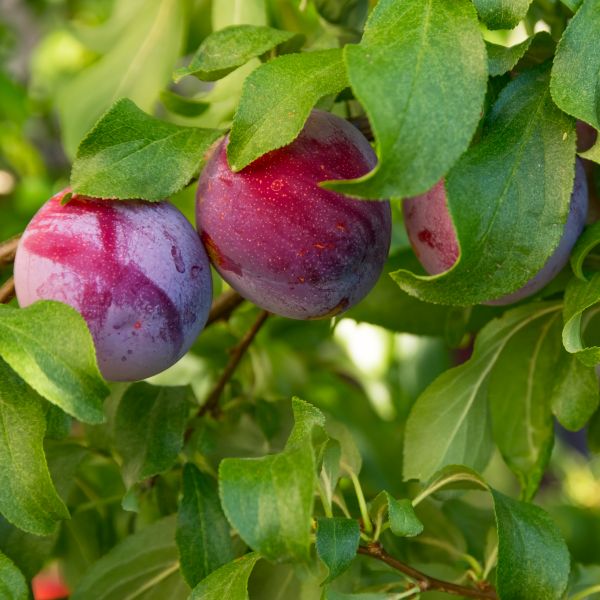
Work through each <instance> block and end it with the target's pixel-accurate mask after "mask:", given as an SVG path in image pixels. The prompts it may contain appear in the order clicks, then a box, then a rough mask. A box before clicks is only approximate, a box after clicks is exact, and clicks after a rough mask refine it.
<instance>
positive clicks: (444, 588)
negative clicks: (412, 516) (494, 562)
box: [358, 542, 498, 600]
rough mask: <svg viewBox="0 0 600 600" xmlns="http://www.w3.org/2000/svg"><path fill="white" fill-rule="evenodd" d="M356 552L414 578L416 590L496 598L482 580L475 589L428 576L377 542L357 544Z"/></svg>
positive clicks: (493, 590) (494, 591)
mask: <svg viewBox="0 0 600 600" xmlns="http://www.w3.org/2000/svg"><path fill="white" fill-rule="evenodd" d="M358 553H359V554H364V555H365V556H370V557H371V558H376V559H377V560H380V561H382V562H384V563H385V564H386V565H389V566H390V567H392V568H393V569H396V571H400V572H401V573H404V574H405V575H407V576H408V577H410V578H411V579H414V580H415V581H416V584H417V587H418V590H417V589H416V590H415V591H420V592H429V591H432V590H437V591H439V592H446V593H447V594H454V595H455V596H463V597H466V598H488V599H490V600H498V596H497V595H496V590H495V589H494V588H493V587H492V586H491V585H490V584H489V583H487V582H482V584H481V589H476V588H470V587H466V586H463V585H457V584H455V583H451V582H450V581H442V580H441V579H436V578H435V577H430V576H429V575H426V574H425V573H422V572H421V571H418V570H417V569H414V568H413V567H411V566H410V565H407V564H405V563H403V562H400V561H399V560H398V559H396V558H394V557H393V556H391V555H390V554H388V553H387V552H386V551H385V550H384V549H383V546H382V545H381V544H380V543H379V542H374V543H371V544H368V545H367V546H359V547H358Z"/></svg>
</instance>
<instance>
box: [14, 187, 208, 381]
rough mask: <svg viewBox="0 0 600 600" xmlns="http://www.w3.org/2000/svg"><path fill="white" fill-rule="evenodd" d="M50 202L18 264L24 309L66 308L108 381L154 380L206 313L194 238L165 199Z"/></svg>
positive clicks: (202, 255)
mask: <svg viewBox="0 0 600 600" xmlns="http://www.w3.org/2000/svg"><path fill="white" fill-rule="evenodd" d="M68 191H69V190H63V191H62V192H60V193H58V194H56V195H55V196H53V197H52V198H51V199H50V200H48V202H46V204H44V205H43V206H42V208H41V209H40V210H39V211H38V213H37V214H36V215H35V216H34V217H33V219H32V220H31V222H30V223H29V225H28V226H27V228H26V230H25V232H24V234H23V237H22V238H21V241H20V242H19V246H18V249H17V255H16V258H15V287H16V293H17V299H18V301H19V304H20V306H23V307H24V306H28V305H29V304H32V303H33V302H35V301H37V300H57V301H60V302H64V303H66V304H69V305H71V306H72V307H73V308H75V309H76V310H77V311H79V313H80V314H81V315H82V316H83V318H84V319H85V320H86V322H87V324H88V327H89V329H90V332H91V334H92V337H93V339H94V344H95V347H96V355H97V359H98V366H99V367H100V370H101V372H102V374H103V375H104V377H106V378H107V379H109V380H113V381H132V380H138V379H144V378H146V377H150V376H151V375H154V374H156V373H158V372H160V371H163V370H164V369H166V368H167V367H169V366H171V365H172V364H173V363H175V362H176V361H177V360H178V359H179V358H181V357H182V356H183V354H185V352H186V351H187V350H188V349H189V347H190V346H191V344H192V343H193V342H194V340H195V339H196V337H197V335H198V334H199V333H200V331H201V330H202V328H203V327H204V325H205V323H206V320H207V318H208V313H209V310H210V303H211V295H212V282H211V275H210V265H209V262H208V257H207V256H206V252H205V251H204V248H203V247H202V244H201V243H200V239H199V237H198V234H197V233H196V231H195V230H194V228H193V227H192V225H191V224H190V223H189V221H187V219H186V218H185V217H184V216H183V214H181V212H179V210H177V209H176V208H175V207H174V206H172V205H171V204H169V203H167V202H158V203H149V202H143V201H141V200H132V201H109V200H98V199H94V198H87V197H83V196H73V197H72V198H71V200H70V201H69V202H68V203H67V204H62V199H63V198H64V196H65V194H66V193H67V192H68Z"/></svg>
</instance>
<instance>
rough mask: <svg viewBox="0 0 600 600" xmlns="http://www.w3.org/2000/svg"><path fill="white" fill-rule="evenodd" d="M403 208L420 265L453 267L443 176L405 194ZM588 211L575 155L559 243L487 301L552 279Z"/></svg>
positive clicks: (455, 250)
mask: <svg viewBox="0 0 600 600" xmlns="http://www.w3.org/2000/svg"><path fill="white" fill-rule="evenodd" d="M402 210H403V213H404V224H405V226H406V231H407V233H408V237H409V240H410V243H411V245H412V247H413V250H414V252H415V254H416V255H417V258H418V259H419V261H420V263H421V264H422V265H423V268H424V269H425V270H426V271H427V272H428V273H429V274H431V275H437V274H438V273H442V272H444V271H447V270H448V269H449V268H450V267H452V265H454V263H455V262H456V260H457V258H458V255H459V246H458V241H457V239H456V232H455V231H454V226H453V224H452V219H451V217H450V213H449V211H448V205H447V201H446V190H445V188H444V182H443V180H442V181H439V182H438V183H437V184H436V185H435V186H434V187H433V188H431V189H430V190H429V191H428V192H426V193H425V194H423V195H421V196H416V197H414V198H406V199H405V200H404V202H403V205H402ZM587 211H588V188H587V181H586V176H585V171H584V168H583V164H582V162H581V160H580V159H577V161H576V168H575V182H574V185H573V192H572V194H571V203H570V206H569V215H568V217H567V222H566V224H565V229H564V233H563V236H562V238H561V240H560V243H559V245H558V246H557V248H556V249H555V250H554V252H553V254H552V255H551V256H550V258H548V260H547V261H546V264H545V265H544V266H543V267H542V268H541V269H540V270H539V271H538V272H537V274H536V275H534V276H533V277H532V278H531V279H530V280H529V281H528V282H527V283H526V284H525V285H524V286H523V287H521V288H519V289H518V290H516V291H514V292H512V293H510V294H507V295H506V296H502V297H500V298H496V299H491V300H489V301H488V302H486V304H491V305H498V306H502V305H505V304H512V303H513V302H518V301H519V300H522V299H523V298H526V297H527V296H531V295H532V294H534V293H535V292H537V291H538V290H541V289H542V288H543V287H544V286H546V284H548V283H549V282H550V281H551V280H552V279H554V277H555V276H556V275H557V274H558V273H559V272H560V271H561V270H562V269H563V268H564V267H565V265H566V264H567V262H568V261H569V256H570V254H571V250H572V249H573V246H574V245H575V242H576V241H577V239H578V238H579V236H580V235H581V232H582V231H583V227H584V225H585V220H586V216H587Z"/></svg>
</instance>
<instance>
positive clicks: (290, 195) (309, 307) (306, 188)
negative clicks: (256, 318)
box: [196, 110, 391, 319]
mask: <svg viewBox="0 0 600 600" xmlns="http://www.w3.org/2000/svg"><path fill="white" fill-rule="evenodd" d="M227 144H228V140H227V139H224V140H223V141H222V142H221V143H220V144H219V145H218V146H217V148H216V149H215V151H214V152H213V154H212V156H211V158H210V159H209V161H208V164H207V165H206V167H205V169H204V171H203V172H202V175H201V177H200V183H199V186H198V194H197V206H196V217H197V224H198V230H199V232H200V233H201V237H202V241H203V242H204V245H205V247H206V249H207V251H208V254H209V256H210V258H211V260H212V262H213V264H214V266H215V267H216V268H217V270H218V271H219V273H220V274H221V276H222V277H223V278H224V279H225V280H226V281H227V282H228V283H229V284H230V285H231V286H232V287H233V288H234V289H235V290H237V291H238V292H239V293H240V294H241V295H242V296H244V297H246V298H248V299H249V300H251V301H252V302H254V303H255V304H257V305H258V306H261V307H262V308H265V309H266V310H269V311H271V312H274V313H276V314H279V315H283V316H286V317H290V318H294V319H312V318H325V317H330V316H333V315H336V314H338V313H340V312H343V311H344V310H346V309H348V308H350V307H351V306H352V305H354V304H356V303H357V302H358V301H359V300H361V299H362V298H363V297H364V296H365V295H366V294H367V293H368V292H369V290H370V289H371V288H372V287H373V285H374V284H375V282H376V281H377V278H378V277H379V275H380V273H381V271H382V268H383V264H384V262H385V259H386V257H387V254H388V250H389V245H390V237H391V214H390V206H389V203H388V202H369V201H360V200H354V199H351V198H348V197H346V196H342V195H340V194H336V193H334V192H331V191H329V190H326V189H324V188H322V187H319V185H318V184H319V183H320V182H322V181H327V180H330V179H352V178H356V177H360V176H362V175H365V174H366V173H368V172H369V171H371V170H372V169H373V167H374V166H375V164H376V157H375V154H374V152H373V150H372V149H371V146H370V145H369V143H368V142H367V140H366V139H365V138H364V136H363V135H362V134H361V133H360V132H359V131H358V130H357V129H355V128H354V127H353V126H352V125H350V124H349V123H348V122H346V121H345V120H344V119H341V118H340V117H337V116H335V115H331V114H329V113H325V112H322V111H317V110H315V111H313V112H312V113H311V116H310V117H309V119H308V121H307V122H306V125H305V127H304V129H303V130H302V132H301V133H300V135H299V136H298V138H296V140H295V141H294V142H292V143H291V144H290V145H289V146H286V147H284V148H281V149H279V150H275V151H273V152H271V153H269V154H267V155H265V156H263V157H261V158H260V159H258V160H257V161H255V162H254V163H252V164H251V165H250V166H248V167H246V168H245V169H243V170H242V171H241V172H239V173H234V172H232V171H231V169H230V168H229V165H228V164H227V157H226V149H227Z"/></svg>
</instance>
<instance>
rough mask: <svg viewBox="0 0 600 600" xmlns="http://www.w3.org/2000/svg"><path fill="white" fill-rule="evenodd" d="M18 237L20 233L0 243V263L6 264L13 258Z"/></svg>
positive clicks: (19, 237)
mask: <svg viewBox="0 0 600 600" xmlns="http://www.w3.org/2000/svg"><path fill="white" fill-rule="evenodd" d="M20 239H21V234H19V235H17V236H16V237H14V238H11V239H10V240H6V241H5V242H2V243H1V244H0V265H8V264H10V263H11V262H13V261H14V260H15V254H16V252H17V246H18V244H19V240H20Z"/></svg>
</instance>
